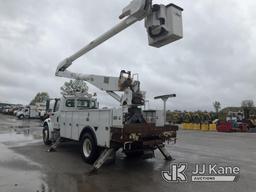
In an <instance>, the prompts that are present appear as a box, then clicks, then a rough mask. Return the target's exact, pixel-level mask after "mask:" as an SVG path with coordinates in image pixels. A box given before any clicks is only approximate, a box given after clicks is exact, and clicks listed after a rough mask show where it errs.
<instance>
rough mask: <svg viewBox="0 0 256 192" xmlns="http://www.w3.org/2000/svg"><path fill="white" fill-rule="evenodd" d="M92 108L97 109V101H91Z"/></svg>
mask: <svg viewBox="0 0 256 192" xmlns="http://www.w3.org/2000/svg"><path fill="white" fill-rule="evenodd" d="M91 108H92V109H96V102H95V101H91Z"/></svg>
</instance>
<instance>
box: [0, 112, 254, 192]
mask: <svg viewBox="0 0 256 192" xmlns="http://www.w3.org/2000/svg"><path fill="white" fill-rule="evenodd" d="M40 125H41V123H40V121H39V120H17V119H16V118H15V117H12V116H6V115H2V114H0V192H10V191H15V192H16V191H18V192H30V191H34V192H37V191H38V192H59V191H60V192H62V191H69V192H82V191H92V192H93V191H111V192H112V191H131V192H135V191H148V192H151V191H152V192H153V191H154V192H157V191H175V192H176V191H183V192H184V191H189V192H191V191H225V192H229V191H230V192H231V191H232V192H234V191H239V192H240V191H250V192H254V191H255V188H256V184H255V181H256V150H255V149H256V146H255V145H256V134H252V133H215V132H193V131H179V134H178V141H177V144H176V145H171V144H170V145H168V146H167V147H168V150H169V151H171V152H172V155H173V157H174V158H175V160H174V161H173V162H174V163H178V162H186V163H188V164H189V165H191V166H190V167H189V169H190V168H191V167H192V165H193V164H194V163H217V164H220V165H232V166H239V167H240V169H241V173H240V177H239V180H238V181H237V182H218V183H192V182H186V183H173V182H172V183H168V182H166V181H164V180H163V179H162V177H161V172H162V171H163V170H169V165H170V163H169V162H166V161H165V160H164V159H163V157H162V155H161V154H160V153H159V152H158V151H156V158H154V159H148V160H141V159H127V158H125V155H123V154H122V153H118V154H117V158H116V161H115V164H109V165H104V166H103V167H102V168H101V169H100V171H99V172H98V173H97V174H95V175H89V174H88V173H89V171H90V170H91V166H90V165H88V164H85V163H84V162H83V161H82V159H81V157H80V154H79V146H78V144H77V143H75V142H68V143H63V144H61V145H60V147H59V148H58V149H57V152H54V153H48V152H46V151H47V149H48V148H47V147H46V146H44V145H43V143H42V139H41V131H42V127H40Z"/></svg>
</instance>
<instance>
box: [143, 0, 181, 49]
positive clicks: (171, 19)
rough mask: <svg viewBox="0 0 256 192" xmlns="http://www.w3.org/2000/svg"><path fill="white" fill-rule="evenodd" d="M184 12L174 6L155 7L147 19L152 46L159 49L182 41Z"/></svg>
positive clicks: (149, 40)
mask: <svg viewBox="0 0 256 192" xmlns="http://www.w3.org/2000/svg"><path fill="white" fill-rule="evenodd" d="M182 11H183V9H182V8H180V7H178V6H177V5H174V4H169V5H167V6H165V5H153V7H152V12H151V14H149V15H148V16H147V17H146V19H145V27H146V29H147V32H148V42H149V45H150V46H153V47H157V48H159V47H162V46H164V45H167V44H169V43H172V42H174V41H177V40H179V39H182V37H183V27H182Z"/></svg>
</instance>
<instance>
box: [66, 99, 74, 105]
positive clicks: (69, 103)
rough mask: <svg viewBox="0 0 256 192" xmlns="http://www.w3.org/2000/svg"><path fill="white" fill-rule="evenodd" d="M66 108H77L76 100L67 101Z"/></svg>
mask: <svg viewBox="0 0 256 192" xmlns="http://www.w3.org/2000/svg"><path fill="white" fill-rule="evenodd" d="M66 107H75V100H74V99H68V100H67V101H66Z"/></svg>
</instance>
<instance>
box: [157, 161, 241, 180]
mask: <svg viewBox="0 0 256 192" xmlns="http://www.w3.org/2000/svg"><path fill="white" fill-rule="evenodd" d="M192 168H193V169H192V171H190V172H189V171H188V164H187V163H179V164H171V165H170V169H169V170H168V171H162V178H163V179H164V180H165V181H167V182H188V181H192V182H218V181H232V182H234V181H237V180H238V178H239V173H240V168H239V167H236V166H235V167H233V166H218V165H217V164H193V165H192ZM188 175H189V177H188Z"/></svg>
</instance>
